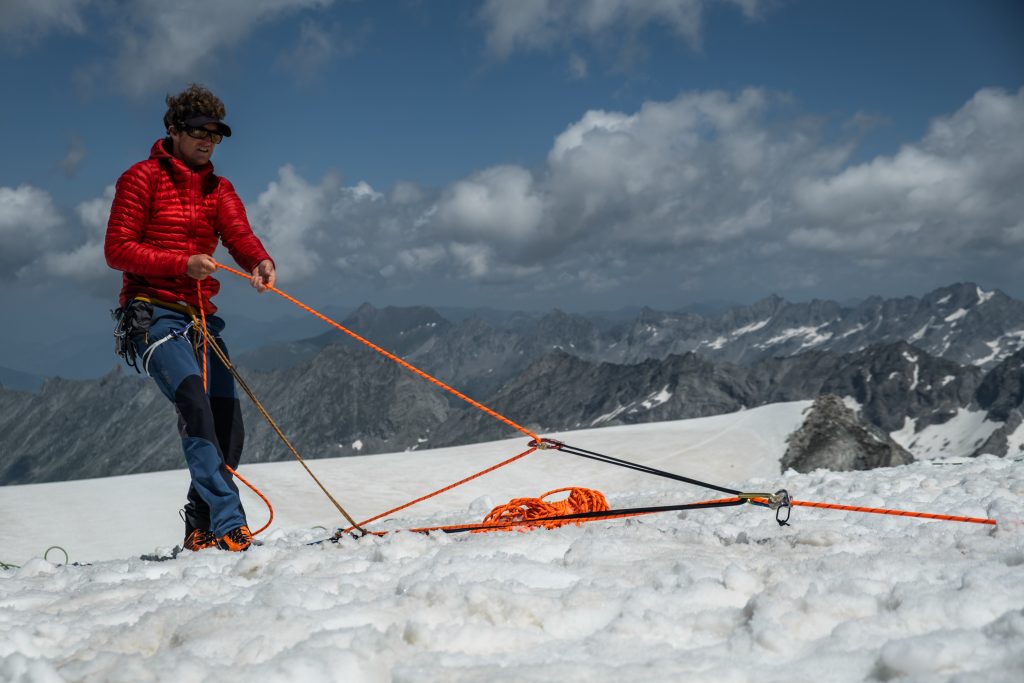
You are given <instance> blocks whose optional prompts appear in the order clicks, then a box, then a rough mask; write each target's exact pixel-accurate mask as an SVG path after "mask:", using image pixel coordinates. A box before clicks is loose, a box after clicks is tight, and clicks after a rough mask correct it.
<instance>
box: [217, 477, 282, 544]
mask: <svg viewBox="0 0 1024 683" xmlns="http://www.w3.org/2000/svg"><path fill="white" fill-rule="evenodd" d="M224 468H225V469H226V470H227V471H228V472H230V473H231V474H232V475H233V476H235V477H237V478H238V480H239V481H240V482H242V483H243V484H245V485H246V486H248V487H249V488H250V489H252V492H253V493H255V494H256V495H257V496H259V497H260V498H261V499H262V500H263V502H264V503H266V505H267V511H268V512H269V513H270V518H269V519H268V520H267V523H266V524H264V525H263V526H261V527H260V528H259V529H257V530H256V531H254V532H252V535H253V536H255V535H256V534H261V533H263V532H264V531H266V530H267V527H269V526H270V523H271V522H273V521H274V506H273V505H271V504H270V501H269V500H268V499H267V497H266V496H264V495H263V493H262V492H261V491H260V490H259V489H258V488H256V487H255V486H253V485H252V484H250V483H249V480H248V479H246V478H245V477H243V476H242V475H241V474H239V473H238V472H236V471H235V470H233V469H232V468H231V466H230V465H228V464H227V463H224Z"/></svg>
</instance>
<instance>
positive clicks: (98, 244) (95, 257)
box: [42, 185, 114, 282]
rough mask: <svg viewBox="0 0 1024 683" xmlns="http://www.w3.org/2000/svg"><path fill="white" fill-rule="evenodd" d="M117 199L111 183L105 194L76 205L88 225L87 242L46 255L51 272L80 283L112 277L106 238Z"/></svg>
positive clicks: (79, 217) (49, 271)
mask: <svg viewBox="0 0 1024 683" xmlns="http://www.w3.org/2000/svg"><path fill="white" fill-rule="evenodd" d="M113 202H114V186H113V185H109V186H108V187H107V189H106V190H104V192H103V196H102V197H97V198H95V199H90V200H88V201H84V202H82V203H81V204H79V205H78V206H77V207H76V208H75V214H76V215H77V217H78V220H79V223H80V224H81V226H82V227H83V228H84V229H83V231H82V233H81V234H83V235H84V236H85V242H84V243H80V244H77V246H73V247H72V248H71V249H70V250H67V251H62V250H55V251H51V252H48V253H47V254H45V255H44V256H43V259H42V263H43V266H44V268H45V269H46V272H47V273H48V274H50V275H52V276H56V277H65V278H69V279H71V280H77V281H79V282H92V281H95V280H106V279H108V278H109V276H110V272H111V271H110V268H109V267H108V266H107V260H106V257H105V256H104V254H103V239H104V236H105V235H106V231H107V221H108V220H109V218H110V205H111V204H113ZM76 242H77V240H76Z"/></svg>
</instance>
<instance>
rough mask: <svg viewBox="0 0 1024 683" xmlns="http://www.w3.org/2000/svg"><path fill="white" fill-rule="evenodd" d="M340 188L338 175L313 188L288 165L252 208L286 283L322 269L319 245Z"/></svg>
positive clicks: (254, 220) (252, 217) (255, 224)
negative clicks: (334, 195) (331, 201)
mask: <svg viewBox="0 0 1024 683" xmlns="http://www.w3.org/2000/svg"><path fill="white" fill-rule="evenodd" d="M339 186H340V181H339V180H338V178H336V177H335V176H327V177H326V178H324V180H323V182H322V183H321V184H320V185H319V186H317V185H312V184H310V183H308V182H306V180H304V179H303V178H301V177H300V176H299V175H298V174H297V173H296V172H295V169H294V168H292V167H291V166H284V167H282V168H281V169H280V170H279V171H278V176H277V180H275V181H273V182H271V183H270V185H269V186H268V187H267V189H266V190H264V191H263V192H262V193H261V194H260V196H259V197H258V198H257V199H256V203H255V205H253V206H252V207H250V209H249V215H250V222H251V223H252V225H253V227H254V229H255V230H256V232H257V233H258V234H260V236H261V237H262V239H263V242H264V245H265V246H266V247H267V250H268V251H269V252H270V254H271V255H272V257H273V258H274V260H275V262H278V263H280V264H281V268H280V273H279V275H280V277H281V281H282V282H284V283H287V282H288V280H290V279H301V278H303V277H306V276H309V275H312V274H313V273H314V272H316V270H317V269H318V268H319V266H320V263H321V257H320V254H319V250H318V247H317V245H318V244H319V243H320V242H321V240H322V239H323V238H324V234H325V227H326V220H327V218H328V216H329V210H330V198H331V195H332V194H334V193H335V192H336V190H337V189H338V187H339ZM285 264H287V265H285Z"/></svg>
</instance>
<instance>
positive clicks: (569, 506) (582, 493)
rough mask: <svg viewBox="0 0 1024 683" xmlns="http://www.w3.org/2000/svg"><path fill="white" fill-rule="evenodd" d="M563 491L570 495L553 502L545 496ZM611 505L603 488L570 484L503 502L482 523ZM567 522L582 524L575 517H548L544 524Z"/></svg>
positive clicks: (510, 521) (547, 526)
mask: <svg viewBox="0 0 1024 683" xmlns="http://www.w3.org/2000/svg"><path fill="white" fill-rule="evenodd" d="M563 491H568V492H569V495H568V496H567V497H566V498H565V499H564V500H556V501H553V502H548V501H546V500H544V499H545V498H547V497H548V496H550V495H553V494H556V493H562V492H563ZM608 509H609V507H608V501H607V500H606V499H605V497H604V494H602V493H601V492H600V491H595V490H594V489H585V488H579V487H576V486H568V487H566V488H561V489H555V490H554V491H548V492H547V493H543V494H541V495H540V497H538V498H513V499H512V500H510V501H509V502H507V503H505V504H504V505H499V506H498V507H496V508H494V509H493V510H491V511H490V512H489V513H488V514H487V516H486V517H484V521H483V523H484V524H495V525H505V524H514V523H516V522H530V521H532V520H536V519H541V518H544V517H558V516H559V515H575V514H577V513H580V512H604V511H605V510H608ZM565 524H576V526H579V525H580V522H579V521H574V520H547V521H545V522H543V523H542V526H543V527H544V528H545V529H555V528H557V527H560V526H564V525H565ZM532 526H533V525H529V526H526V527H525V528H521V529H520V530H522V531H526V530H528V529H530V528H532ZM515 528H516V527H514V526H512V527H507V526H501V527H498V528H496V529H475V530H474V531H473V533H481V532H484V531H498V530H503V531H505V530H509V529H515Z"/></svg>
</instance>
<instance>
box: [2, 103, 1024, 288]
mask: <svg viewBox="0 0 1024 683" xmlns="http://www.w3.org/2000/svg"><path fill="white" fill-rule="evenodd" d="M852 149H853V147H852V144H850V143H848V142H846V141H842V140H840V141H838V142H835V141H832V142H830V141H828V140H826V139H824V138H823V136H822V129H821V127H820V124H818V123H814V122H813V120H812V119H810V118H809V117H807V116H804V115H803V114H802V113H801V112H800V111H799V110H798V109H797V107H796V105H795V103H794V102H792V101H791V100H790V99H789V98H787V97H785V96H782V95H779V94H776V93H771V92H767V91H763V90H757V89H750V90H744V91H741V92H738V93H724V92H697V93H684V94H682V95H680V96H679V97H677V98H675V99H673V100H670V101H667V102H647V103H646V104H644V105H643V106H642V107H640V108H639V109H638V110H636V111H632V112H613V111H590V112H586V113H584V114H582V115H581V116H580V118H579V119H578V120H577V121H575V122H573V123H571V124H570V125H568V126H567V127H566V128H565V130H564V131H563V132H562V133H561V134H560V135H558V136H557V137H556V138H555V139H554V140H553V141H552V144H551V147H550V150H549V153H548V155H547V157H546V159H545V160H543V161H542V162H541V163H539V164H538V166H537V167H536V168H533V169H528V168H523V167H520V166H514V165H501V166H494V167H491V168H487V169H484V170H481V171H478V172H476V173H473V174H471V175H469V176H467V177H466V178H463V179H461V180H459V181H456V182H454V183H452V184H450V185H449V186H448V187H445V188H440V189H431V188H423V187H419V186H417V185H415V184H413V183H408V182H402V183H397V184H396V185H395V186H394V187H393V188H391V189H390V190H389V191H386V192H382V191H378V190H377V189H375V188H373V187H371V186H370V185H369V184H367V183H365V182H355V183H352V184H345V183H343V182H342V181H341V179H340V178H339V177H337V176H334V175H328V176H326V177H324V178H323V179H321V180H319V181H316V180H312V181H311V180H307V179H305V178H303V177H301V176H300V175H299V174H298V172H297V171H296V170H295V169H294V168H292V167H290V166H285V167H283V168H281V169H280V171H279V172H278V176H277V178H276V179H275V180H274V181H273V182H271V183H269V185H268V186H267V189H266V190H265V191H264V192H262V193H261V194H260V195H259V196H258V197H257V198H256V200H255V201H254V202H250V204H249V210H250V218H251V220H252V223H253V227H254V229H255V230H256V232H257V234H259V235H260V236H261V237H262V238H263V239H264V242H265V243H266V244H267V246H268V248H269V250H270V252H271V254H272V255H273V256H274V258H275V260H276V261H277V262H278V269H279V274H280V275H281V278H282V282H283V283H284V284H286V285H287V284H290V283H294V282H299V281H300V280H303V279H307V280H310V281H312V280H313V279H315V280H316V281H317V282H318V283H321V282H322V283H330V286H331V287H332V288H333V289H334V290H336V291H353V290H355V289H359V288H361V289H359V291H362V292H365V293H366V295H372V294H373V292H379V291H385V290H386V291H392V292H397V291H400V290H403V289H405V290H406V291H415V292H417V294H419V295H420V296H421V297H424V298H429V295H428V294H426V293H428V292H430V291H431V288H432V287H437V286H441V285H446V286H451V287H452V289H453V290H457V289H459V288H460V287H463V288H464V287H465V285H467V284H470V285H475V284H486V285H487V286H488V288H489V289H488V291H491V292H495V293H498V294H499V295H500V296H502V297H503V300H507V299H508V297H511V296H520V297H529V296H531V295H535V296H549V295H563V294H566V293H587V292H612V293H616V294H617V295H619V296H620V297H621V296H623V295H622V294H620V293H621V292H630V291H637V292H645V291H671V292H682V291H683V290H684V289H687V288H689V289H693V288H702V289H705V290H706V289H707V288H708V287H713V286H715V285H719V286H723V287H724V286H733V285H735V284H736V283H742V286H743V288H744V289H746V290H747V291H750V290H760V291H765V292H769V291H772V290H778V289H786V288H800V287H805V288H808V287H815V286H828V285H829V284H830V283H835V284H840V285H841V284H843V279H847V280H846V282H847V283H848V281H849V279H851V278H856V280H857V281H861V282H868V281H870V282H873V283H874V282H878V279H879V278H880V277H882V276H886V277H900V278H910V277H911V275H910V274H913V273H938V275H936V276H935V277H939V278H941V279H942V280H943V281H947V280H950V279H955V278H959V279H970V278H969V275H970V274H969V273H967V274H965V273H964V270H963V269H964V264H966V263H979V264H991V265H990V266H989V265H982V266H980V268H981V270H982V272H985V273H987V274H989V275H990V276H991V277H992V279H993V280H994V281H998V280H999V279H1000V278H1004V279H1007V278H1010V277H1011V276H1013V275H1012V273H1011V269H1013V268H1016V266H1015V265H1013V263H1012V261H1013V259H1012V258H1009V257H1004V256H1003V255H1012V254H1013V253H1015V251H1014V249H1019V246H1020V244H1021V243H1022V242H1024V228H1022V225H1021V216H1024V195H1022V193H1021V192H1020V188H1021V187H1024V90H1021V91H1018V92H1017V93H1007V92H1005V91H1000V90H983V91H980V92H978V93H977V94H976V96H975V97H973V98H972V99H971V100H970V101H969V102H967V103H966V104H965V105H964V106H963V107H962V108H960V109H959V110H958V111H956V112H953V113H952V114H950V115H948V116H944V117H941V118H938V119H936V120H935V121H934V122H933V123H932V125H931V127H930V129H929V131H928V133H927V134H926V135H925V136H924V137H923V138H922V139H921V140H919V141H917V142H915V143H913V144H908V145H906V146H905V147H903V148H902V149H901V150H900V151H899V152H898V153H896V154H894V155H891V156H882V157H878V158H876V159H873V160H870V161H868V162H865V163H858V164H852V165H851V164H850V163H849V161H848V160H849V156H850V153H851V151H852ZM4 192H6V193H8V194H10V193H14V192H20V193H21V194H19V195H18V196H19V197H20V200H21V203H20V205H19V206H20V209H19V211H20V212H21V213H22V214H24V215H27V213H28V212H29V211H30V208H31V210H32V211H35V212H37V213H36V214H34V215H36V216H37V217H36V219H35V220H33V221H29V222H31V223H32V224H34V225H36V226H39V227H38V228H37V229H39V230H42V232H44V233H46V232H47V231H49V232H53V233H56V232H57V231H58V229H59V226H60V217H59V214H58V213H57V212H56V210H55V209H54V208H53V206H52V201H50V198H49V196H48V195H46V194H45V193H42V192H41V191H39V190H31V189H29V190H25V189H24V188H19V190H18V191H14V190H10V189H7V190H4ZM33 192H34V194H32V196H31V201H30V197H29V194H30V193H33ZM3 196H5V195H4V194H3V193H0V197H3ZM98 202H99V200H95V202H94V203H86V204H84V205H82V206H80V207H79V209H78V212H77V214H78V217H79V220H80V222H81V223H82V224H83V225H85V226H93V230H94V232H93V233H91V234H93V235H94V236H96V235H98V233H96V232H95V229H96V227H97V226H99V225H100V224H101V221H99V219H98V218H97V216H100V215H101V214H103V211H104V208H103V207H102V206H101V205H100V204H99V203H98ZM36 204H37V205H36ZM3 206H4V204H3V202H2V201H0V207H3ZM6 213H7V214H8V215H10V214H11V210H10V209H8V210H7V211H6ZM3 215H4V213H2V212H0V233H2V231H3V230H4V229H9V227H8V228H5V227H4V226H9V225H10V222H9V220H8V222H7V223H5V222H4V219H3V218H2V216H3ZM46 217H49V218H48V219H47V218H46ZM81 242H84V243H85V251H84V252H82V253H81V254H78V257H81V258H82V259H83V263H88V262H91V261H90V260H89V258H87V257H88V256H89V253H90V252H89V250H88V248H87V247H88V244H89V240H88V239H85V240H82V241H81ZM14 246H15V247H16V248H22V249H24V247H21V246H20V242H19V243H18V244H17V245H14ZM35 252H38V249H35ZM35 252H33V253H35ZM72 252H73V249H64V250H63V251H62V252H61V253H63V254H65V256H66V258H67V259H68V260H72V261H73V260H74V258H73V257H72V255H71V254H72ZM6 253H7V250H6V249H5V256H6ZM992 253H996V254H999V255H1000V257H999V258H1001V259H1002V260H999V261H998V263H996V262H995V261H993V260H992V259H993V257H992V256H991V254H992ZM63 258H64V257H62V259H63ZM997 260H998V259H997ZM21 261H24V258H22V259H20V260H19V262H21ZM59 262H63V261H62V260H55V261H51V266H52V268H54V269H55V271H56V270H59V268H58V267H57V264H58V263H59ZM83 270H87V269H84V268H83ZM70 271H71V266H70V265H69V264H67V263H65V267H64V268H63V271H62V272H65V273H67V274H69V275H70V274H72V273H71V272H70ZM1004 271H1005V272H1004ZM1014 272H1015V271H1014ZM1000 273H1002V275H1001V274H1000ZM914 277H916V276H914ZM907 281H909V280H901V282H907ZM934 284H935V282H931V283H930V284H929V286H934ZM995 286H998V285H995ZM421 300H423V299H421ZM645 303H646V302H645Z"/></svg>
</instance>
